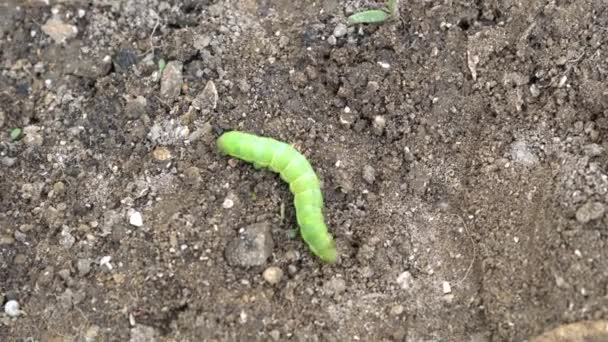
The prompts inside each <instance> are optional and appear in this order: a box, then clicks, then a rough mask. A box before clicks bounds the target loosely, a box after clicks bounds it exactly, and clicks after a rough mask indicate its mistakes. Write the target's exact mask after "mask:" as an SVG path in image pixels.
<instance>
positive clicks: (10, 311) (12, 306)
mask: <svg viewBox="0 0 608 342" xmlns="http://www.w3.org/2000/svg"><path fill="white" fill-rule="evenodd" d="M4 312H5V313H6V314H7V315H9V316H10V317H17V316H19V315H21V310H20V309H19V303H18V302H17V301H16V300H9V301H8V302H6V304H4Z"/></svg>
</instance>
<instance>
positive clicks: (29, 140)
mask: <svg viewBox="0 0 608 342" xmlns="http://www.w3.org/2000/svg"><path fill="white" fill-rule="evenodd" d="M23 142H24V143H25V144H26V145H28V146H42V144H43V142H44V138H43V137H42V133H41V128H40V127H38V126H34V125H30V126H26V127H24V128H23Z"/></svg>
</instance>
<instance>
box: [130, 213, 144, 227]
mask: <svg viewBox="0 0 608 342" xmlns="http://www.w3.org/2000/svg"><path fill="white" fill-rule="evenodd" d="M129 223H130V224H131V225H132V226H135V227H141V226H143V225H144V218H143V217H142V216H141V213H140V212H139V211H133V212H131V215H130V216H129Z"/></svg>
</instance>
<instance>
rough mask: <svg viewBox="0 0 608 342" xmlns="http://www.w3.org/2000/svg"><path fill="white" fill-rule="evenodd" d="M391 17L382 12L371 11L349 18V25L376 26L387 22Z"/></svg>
mask: <svg viewBox="0 0 608 342" xmlns="http://www.w3.org/2000/svg"><path fill="white" fill-rule="evenodd" d="M389 18H390V15H389V14H388V13H386V12H385V11H382V10H369V11H363V12H359V13H355V14H353V15H351V16H350V17H348V23H349V24H350V25H353V24H375V23H382V22H385V21H386V20H387V19H389Z"/></svg>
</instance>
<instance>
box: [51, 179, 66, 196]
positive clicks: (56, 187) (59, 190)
mask: <svg viewBox="0 0 608 342" xmlns="http://www.w3.org/2000/svg"><path fill="white" fill-rule="evenodd" d="M53 192H54V193H55V195H63V193H65V184H64V183H63V182H56V183H55V184H53Z"/></svg>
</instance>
